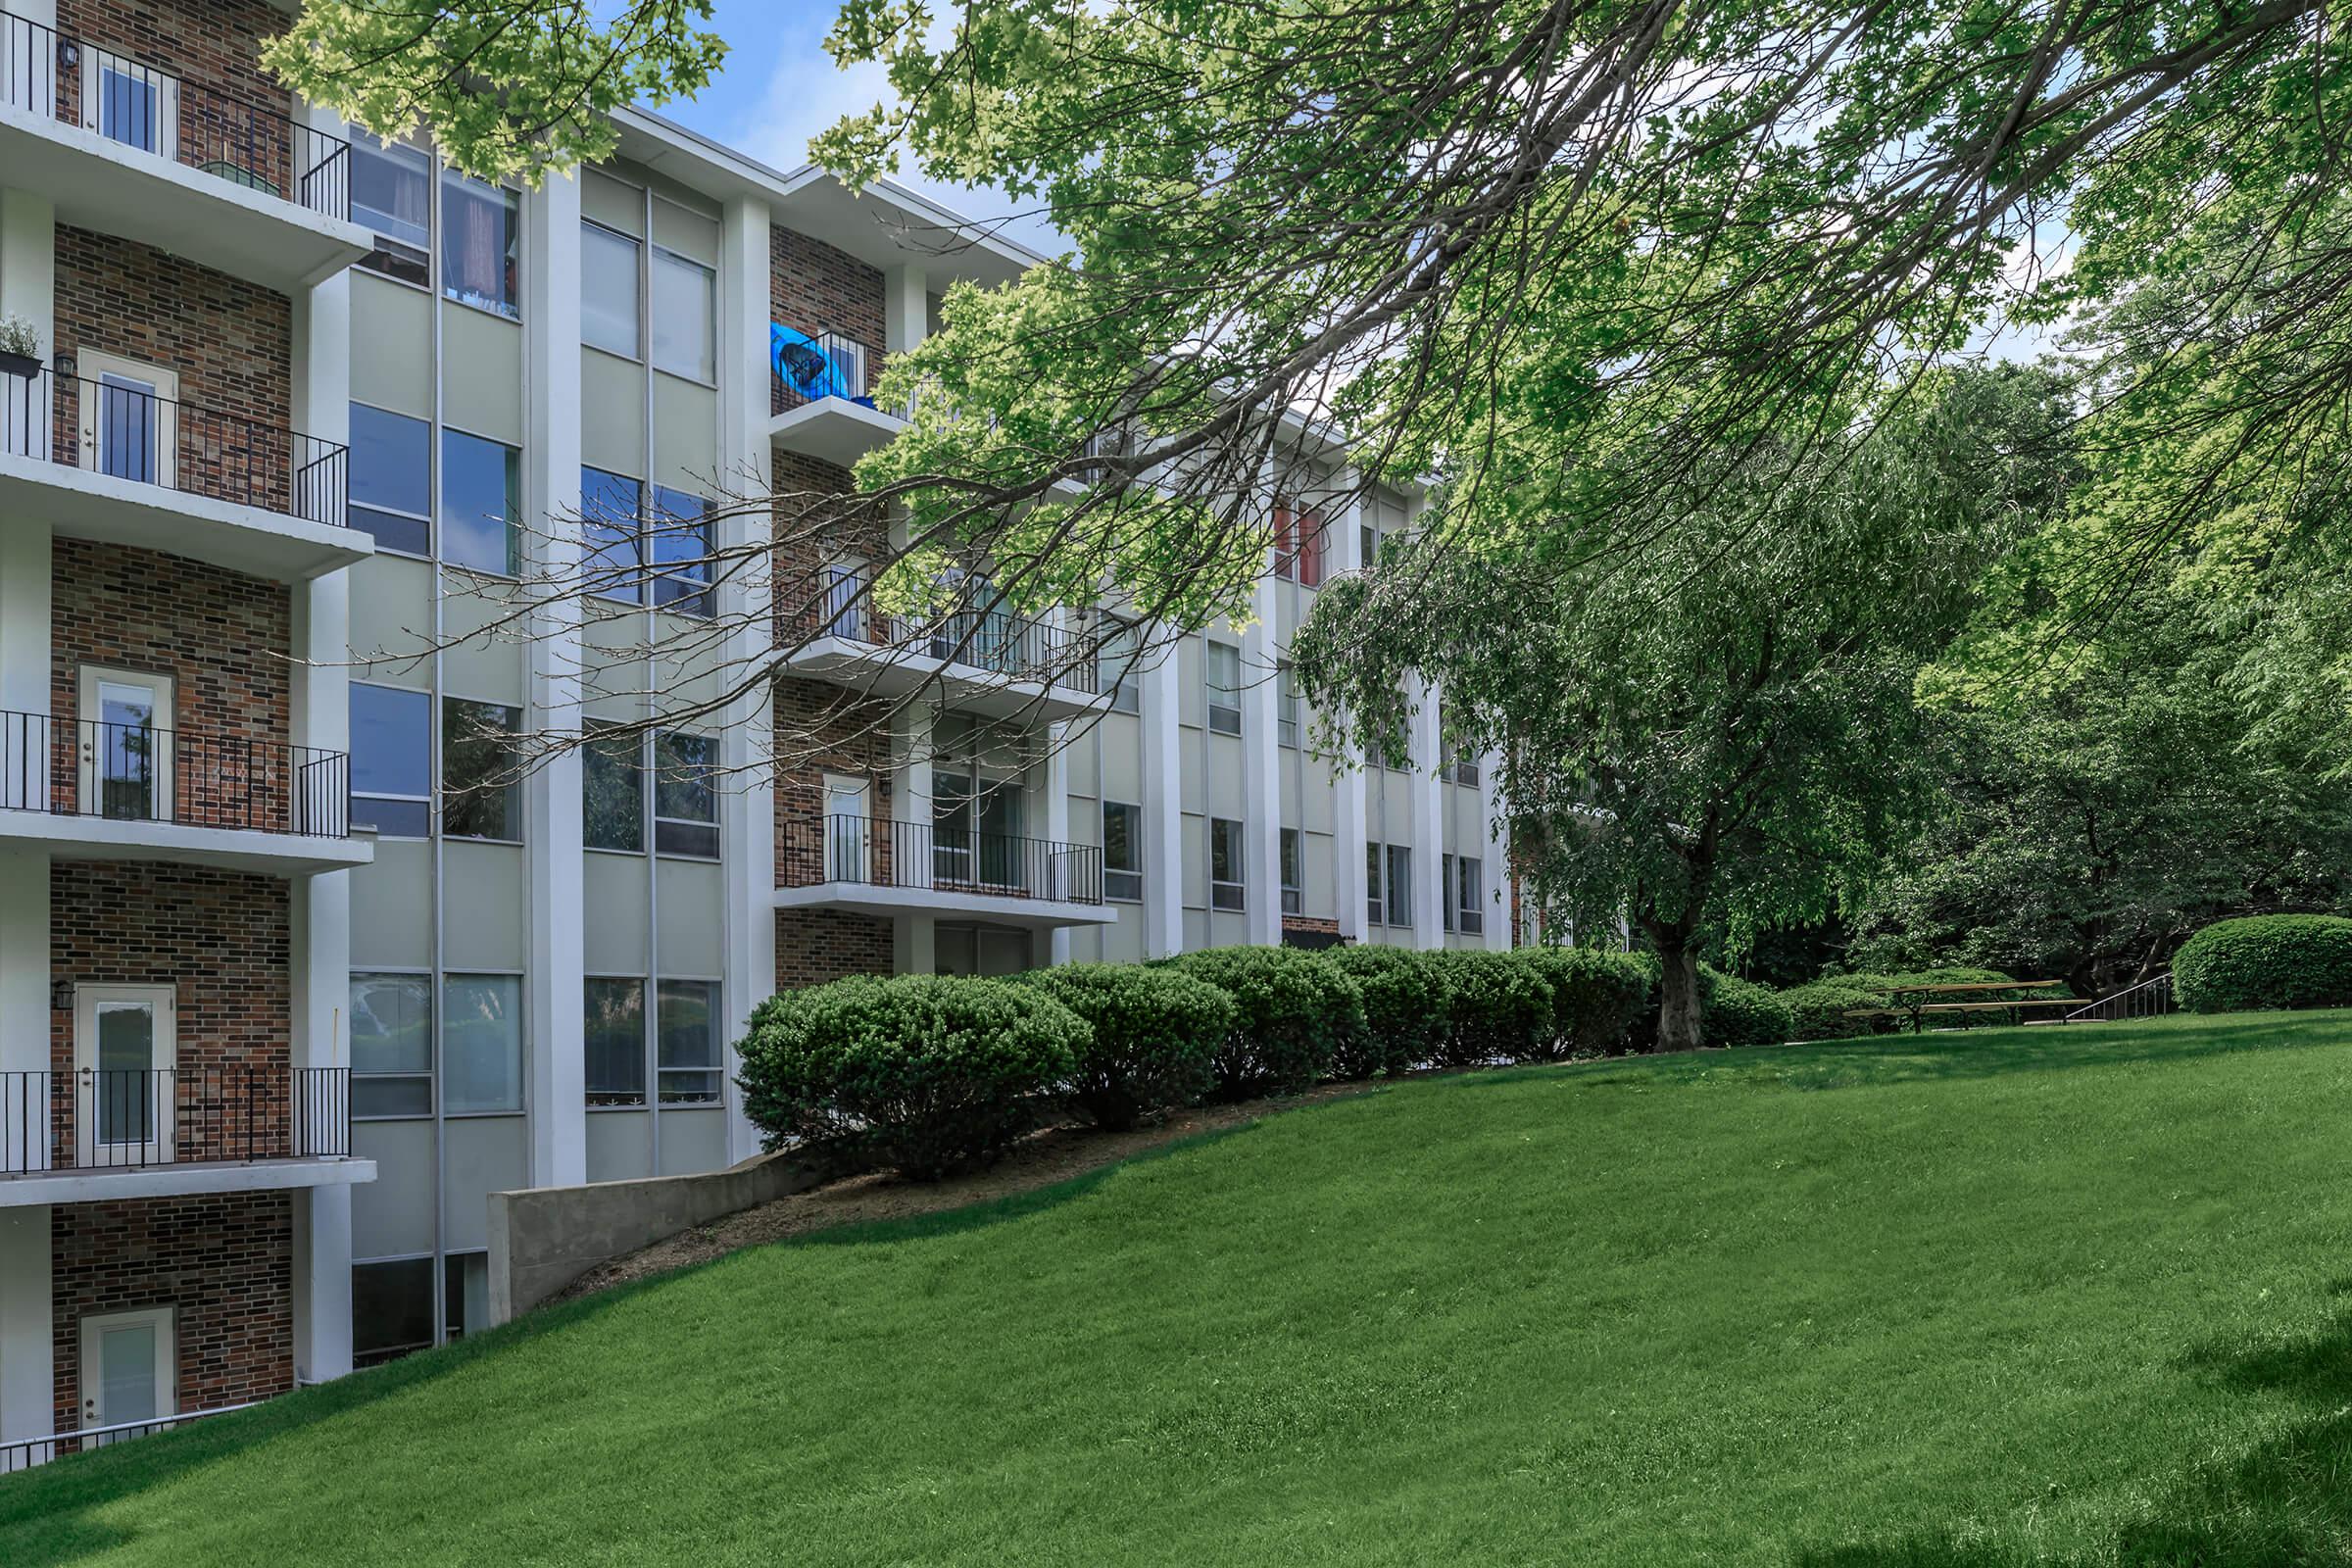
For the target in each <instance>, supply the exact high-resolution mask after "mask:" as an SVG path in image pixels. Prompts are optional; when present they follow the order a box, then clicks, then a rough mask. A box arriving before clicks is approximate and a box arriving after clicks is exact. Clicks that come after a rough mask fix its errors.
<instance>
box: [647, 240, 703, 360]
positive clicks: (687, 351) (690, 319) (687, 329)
mask: <svg viewBox="0 0 2352 1568" xmlns="http://www.w3.org/2000/svg"><path fill="white" fill-rule="evenodd" d="M654 368H655V369H657V370H667V371H668V372H669V373H670V374H672V375H682V376H684V377H685V378H686V379H687V380H689V381H700V382H702V383H703V385H705V386H714V385H716V384H717V382H718V274H717V273H715V272H713V271H711V269H709V268H708V267H705V266H703V265H702V264H701V263H700V262H690V261H688V260H687V259H686V258H685V257H683V256H677V255H673V254H671V253H670V252H668V251H665V250H663V249H662V247H660V246H659V245H657V246H655V247H654Z"/></svg>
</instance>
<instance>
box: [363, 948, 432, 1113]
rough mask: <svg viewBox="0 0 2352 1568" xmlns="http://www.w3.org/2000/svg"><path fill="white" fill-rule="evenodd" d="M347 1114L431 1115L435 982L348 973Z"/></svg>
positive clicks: (406, 976) (408, 976)
mask: <svg viewBox="0 0 2352 1568" xmlns="http://www.w3.org/2000/svg"><path fill="white" fill-rule="evenodd" d="M351 1113H352V1114H353V1115H354V1116H429V1115H431V1114H432V1113H433V982H432V978H431V977H430V976H429V975H421V974H370V973H366V972H363V971H360V970H354V971H353V972H352V976H351Z"/></svg>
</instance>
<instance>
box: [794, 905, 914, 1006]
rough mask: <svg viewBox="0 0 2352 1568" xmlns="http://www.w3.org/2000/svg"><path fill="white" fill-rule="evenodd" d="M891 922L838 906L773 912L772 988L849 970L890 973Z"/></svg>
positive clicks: (844, 974) (843, 974) (843, 975)
mask: <svg viewBox="0 0 2352 1568" xmlns="http://www.w3.org/2000/svg"><path fill="white" fill-rule="evenodd" d="M892 953H893V949H892V933H891V922H890V921H889V920H886V919H881V918H878V917H876V916H873V915H866V914H851V913H849V912H848V911H846V910H842V909H778V910H777V911H776V989H777V990H779V991H789V990H791V989H792V988H793V987H794V986H813V985H819V984H822V983H823V982H825V981H827V980H840V979H844V978H846V977H847V976H850V975H854V974H889V973H890V972H891V970H892V967H893V961H892Z"/></svg>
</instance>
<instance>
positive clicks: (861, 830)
mask: <svg viewBox="0 0 2352 1568" xmlns="http://www.w3.org/2000/svg"><path fill="white" fill-rule="evenodd" d="M870 798H871V792H870V791H868V789H867V788H866V781H865V780H864V779H861V778H850V777H847V776H845V775H842V774H836V773H828V774H826V775H825V827H824V831H825V880H826V881H828V882H878V881H880V880H882V878H880V877H878V876H876V875H875V874H874V867H873V864H872V860H873V853H874V844H873V836H874V832H873V822H872V820H871V814H872V813H871V810H870V809H869V808H868V805H867V802H868V801H869V799H870Z"/></svg>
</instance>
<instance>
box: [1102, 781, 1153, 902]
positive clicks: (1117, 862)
mask: <svg viewBox="0 0 2352 1568" xmlns="http://www.w3.org/2000/svg"><path fill="white" fill-rule="evenodd" d="M1143 896H1144V809H1143V808H1142V807H1140V806H1129V805H1126V804H1125V803H1123V802H1119V801H1104V802H1103V897H1104V898H1106V899H1129V900H1132V899H1140V898H1142V897H1143Z"/></svg>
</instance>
